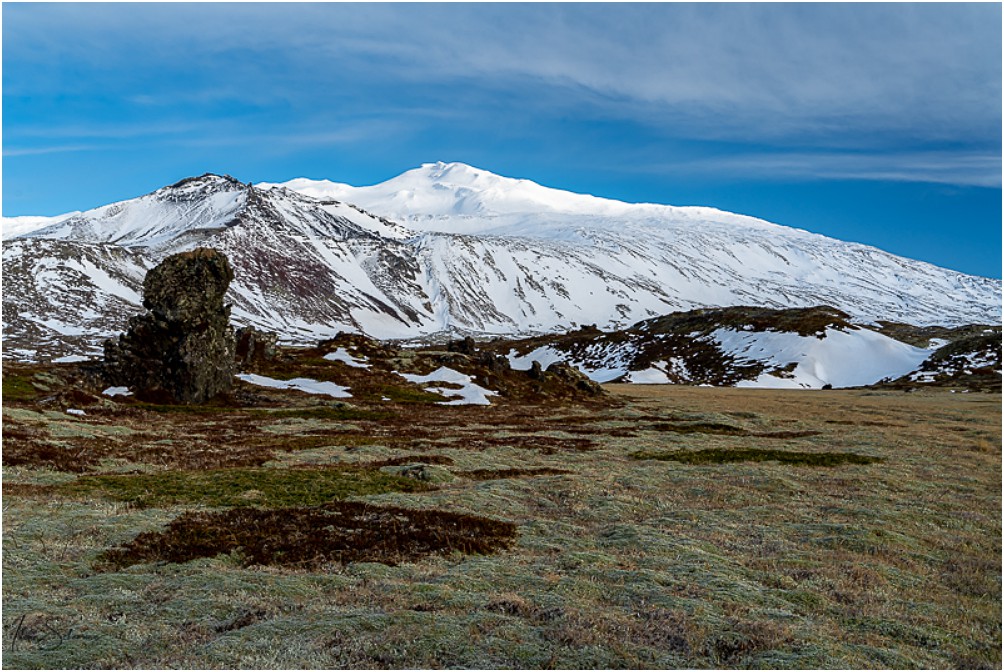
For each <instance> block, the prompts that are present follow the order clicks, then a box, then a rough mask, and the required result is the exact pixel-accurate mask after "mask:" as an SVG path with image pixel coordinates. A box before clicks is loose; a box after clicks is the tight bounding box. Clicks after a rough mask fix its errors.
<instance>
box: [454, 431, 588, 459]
mask: <svg viewBox="0 0 1004 672" xmlns="http://www.w3.org/2000/svg"><path fill="white" fill-rule="evenodd" d="M449 445H450V447H451V448H465V449H467V450H486V449H490V448H497V447H504V446H508V447H513V448H524V449H527V450H536V451H537V452H539V453H541V454H542V455H554V454H555V453H557V452H559V451H575V452H586V451H589V450H594V449H595V448H596V442H595V441H593V440H592V439H562V438H558V437H554V436H535V435H522V436H483V435H480V434H478V435H465V434H460V435H459V436H457V437H456V438H452V439H450V443H449Z"/></svg>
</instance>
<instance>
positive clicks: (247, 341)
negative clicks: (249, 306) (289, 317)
mask: <svg viewBox="0 0 1004 672" xmlns="http://www.w3.org/2000/svg"><path fill="white" fill-rule="evenodd" d="M236 337H237V346H236V348H237V350H236V357H237V367H238V368H240V369H246V368H248V367H251V366H254V365H255V364H263V363H265V362H268V361H271V360H273V359H275V354H276V349H275V348H276V341H278V340H279V335H278V334H277V333H275V332H274V331H259V330H258V329H255V328H254V327H240V328H239V329H237V332H236Z"/></svg>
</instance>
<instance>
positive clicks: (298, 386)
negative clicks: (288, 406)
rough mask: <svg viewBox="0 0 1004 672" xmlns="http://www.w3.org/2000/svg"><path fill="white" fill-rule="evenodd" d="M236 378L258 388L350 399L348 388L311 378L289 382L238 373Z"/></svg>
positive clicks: (293, 379)
mask: <svg viewBox="0 0 1004 672" xmlns="http://www.w3.org/2000/svg"><path fill="white" fill-rule="evenodd" d="M237 377H238V378H240V379H241V380H243V381H244V382H245V383H250V384H252V385H257V386H259V387H272V388H275V389H279V390H299V391H300V392H306V393H307V394H326V395H328V396H329V397H335V398H336V399H344V398H347V397H351V396H352V395H351V394H349V388H347V387H344V386H342V385H336V384H335V383H330V382H327V381H317V380H314V379H312V378H292V379H290V380H276V379H275V378H269V377H268V376H259V375H258V374H256V373H239V374H237Z"/></svg>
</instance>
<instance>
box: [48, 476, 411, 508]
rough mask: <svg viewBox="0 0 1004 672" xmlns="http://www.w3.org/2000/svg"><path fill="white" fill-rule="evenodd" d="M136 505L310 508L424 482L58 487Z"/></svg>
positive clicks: (118, 479)
mask: <svg viewBox="0 0 1004 672" xmlns="http://www.w3.org/2000/svg"><path fill="white" fill-rule="evenodd" d="M60 489H61V490H62V491H63V492H66V493H68V494H77V495H80V494H85V495H99V496H103V497H109V498H111V499H117V500H120V501H126V502H132V503H134V504H137V505H139V506H144V507H148V506H170V505H175V504H200V505H203V506H210V507H217V506H266V507H275V506H315V505H318V504H324V503H326V502H330V501H333V500H339V499H344V498H346V497H355V496H360V495H377V494H383V493H386V492H421V491H425V490H429V489H430V487H429V486H428V485H426V484H425V483H420V482H418V481H415V480H413V479H410V478H401V477H398V476H393V475H391V474H385V473H381V472H379V471H376V470H369V469H352V468H345V467H341V468H338V469H284V470H278V469H262V468H249V469H215V470H208V471H164V472H159V473H152V474H103V475H98V476H84V477H82V478H80V479H79V480H77V481H73V482H70V483H67V484H65V485H63V486H61V488H60Z"/></svg>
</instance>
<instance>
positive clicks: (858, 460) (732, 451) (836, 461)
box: [631, 448, 882, 467]
mask: <svg viewBox="0 0 1004 672" xmlns="http://www.w3.org/2000/svg"><path fill="white" fill-rule="evenodd" d="M631 457H633V458H635V459H638V460H664V461H671V462H683V463H684V464H726V463H729V462H768V461H774V462H781V463H782V464H797V465H807V466H814V467H835V466H837V465H840V464H872V463H874V462H881V461H882V458H879V457H871V456H869V455H857V454H855V453H806V452H800V451H787V450H771V449H764V448H706V449H704V450H679V451H675V452H672V453H654V452H648V451H638V452H635V453H631Z"/></svg>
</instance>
